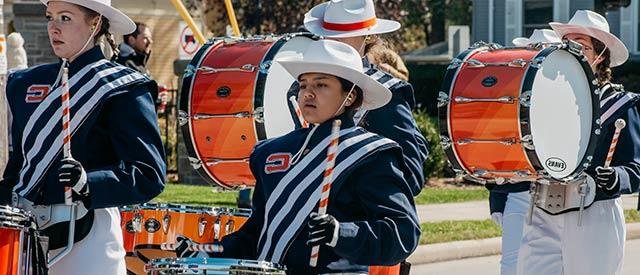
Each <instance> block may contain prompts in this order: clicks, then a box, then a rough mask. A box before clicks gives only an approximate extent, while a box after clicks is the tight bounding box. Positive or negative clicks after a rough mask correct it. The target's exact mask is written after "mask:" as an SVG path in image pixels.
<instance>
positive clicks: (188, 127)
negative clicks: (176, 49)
mask: <svg viewBox="0 0 640 275" xmlns="http://www.w3.org/2000/svg"><path fill="white" fill-rule="evenodd" d="M221 43H224V41H223V40H211V41H209V42H207V43H206V44H204V45H203V46H202V48H200V50H198V52H197V53H196V54H195V56H194V57H193V58H192V59H191V62H189V65H188V66H189V67H193V68H198V67H200V65H201V64H202V62H203V61H204V59H205V57H207V55H208V54H209V52H210V51H211V50H212V49H215V48H217V46H218V45H222V44H221ZM195 79H196V73H195V72H194V73H193V74H191V75H183V78H182V90H183V91H184V89H185V87H188V89H189V90H188V93H187V94H183V93H180V110H186V112H187V114H191V93H192V92H193V85H194V84H195ZM181 128H182V138H183V139H184V140H185V142H184V144H185V147H186V149H187V154H188V155H189V156H190V157H191V156H195V157H196V158H197V159H198V160H200V161H202V157H201V156H200V154H199V153H198V150H197V149H196V144H195V141H194V139H193V138H192V137H193V136H194V134H193V125H192V122H191V119H188V120H187V123H186V124H184V125H182V126H181ZM194 168H195V167H194ZM195 170H196V171H197V172H198V174H200V176H201V178H203V179H204V180H205V181H206V182H208V183H209V184H214V185H218V186H224V187H229V186H226V185H224V184H223V183H222V182H219V181H218V180H217V179H216V178H215V177H214V176H213V175H212V174H211V173H210V172H209V171H208V169H207V168H206V167H204V165H200V167H198V168H196V169H195Z"/></svg>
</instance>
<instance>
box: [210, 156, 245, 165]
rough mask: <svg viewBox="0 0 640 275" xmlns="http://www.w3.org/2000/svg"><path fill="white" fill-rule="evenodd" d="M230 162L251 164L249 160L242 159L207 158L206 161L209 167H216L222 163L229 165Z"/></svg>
mask: <svg viewBox="0 0 640 275" xmlns="http://www.w3.org/2000/svg"><path fill="white" fill-rule="evenodd" d="M229 162H237V163H249V158H241V159H221V158H207V159H206V161H205V163H206V164H207V166H214V165H217V164H220V163H229Z"/></svg>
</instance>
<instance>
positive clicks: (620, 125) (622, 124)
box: [604, 118, 627, 168]
mask: <svg viewBox="0 0 640 275" xmlns="http://www.w3.org/2000/svg"><path fill="white" fill-rule="evenodd" d="M615 126H616V131H615V132H614V133H613V138H612V139H611V146H609V153H608V154H607V160H606V161H605V162H604V168H607V167H609V166H610V165H611V160H613V153H614V152H615V151H616V146H617V145H618V137H619V136H620V131H622V129H623V128H624V127H625V126H627V123H626V122H625V121H624V119H621V118H619V119H618V120H616V122H615Z"/></svg>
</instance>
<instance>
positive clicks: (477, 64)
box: [463, 58, 529, 69]
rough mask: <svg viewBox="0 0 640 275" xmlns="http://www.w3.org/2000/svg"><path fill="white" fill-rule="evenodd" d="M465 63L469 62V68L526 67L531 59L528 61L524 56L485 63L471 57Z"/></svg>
mask: <svg viewBox="0 0 640 275" xmlns="http://www.w3.org/2000/svg"><path fill="white" fill-rule="evenodd" d="M463 63H466V64H467V68H471V69H475V68H484V67H512V68H524V67H526V66H527V64H529V61H526V60H524V59H522V58H518V59H514V60H511V61H510V62H496V63H485V62H482V61H479V60H476V59H469V60H467V61H465V62H463Z"/></svg>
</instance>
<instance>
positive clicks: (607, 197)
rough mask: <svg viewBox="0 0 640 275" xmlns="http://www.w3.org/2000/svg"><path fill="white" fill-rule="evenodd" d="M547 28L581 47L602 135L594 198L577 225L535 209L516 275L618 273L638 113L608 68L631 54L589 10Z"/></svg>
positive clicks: (639, 160) (634, 181) (632, 187)
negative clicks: (596, 91)
mask: <svg viewBox="0 0 640 275" xmlns="http://www.w3.org/2000/svg"><path fill="white" fill-rule="evenodd" d="M549 25H550V26H551V28H552V29H553V30H554V31H555V32H556V33H557V34H558V36H560V37H562V38H563V39H568V40H573V41H575V42H578V43H580V44H581V45H582V51H583V53H584V55H585V56H586V57H587V59H588V62H589V63H590V64H591V68H592V69H593V71H594V72H595V76H596V78H597V80H598V82H599V86H600V90H601V91H602V93H601V94H600V105H601V107H602V115H601V125H602V132H601V135H600V141H599V144H598V145H597V146H596V151H595V153H594V156H593V161H592V163H591V166H590V167H589V168H588V169H587V174H589V175H591V176H592V177H593V178H594V179H595V182H596V186H597V188H596V197H595V202H594V203H593V204H592V205H591V206H590V207H589V208H587V209H585V210H584V212H583V216H582V225H581V226H578V216H579V215H578V211H569V212H565V213H563V214H558V215H550V214H547V213H546V212H544V211H542V210H540V209H536V210H535V211H534V212H533V220H532V223H531V224H530V225H529V224H525V226H524V231H523V238H522V244H521V247H520V252H519V255H518V274H536V275H537V274H565V275H573V274H580V275H589V274H593V275H596V274H597V275H602V274H620V272H621V269H622V260H623V254H624V241H625V235H626V230H625V221H624V213H623V210H622V206H621V202H620V194H621V193H632V192H635V191H636V190H637V189H638V184H639V183H640V146H639V145H638V144H637V141H638V140H640V114H639V113H638V109H637V106H636V104H637V100H638V97H637V96H635V95H632V94H629V93H626V92H624V90H622V89H621V87H620V86H619V85H615V84H612V83H611V80H612V79H611V69H610V68H611V67H615V66H619V65H622V64H623V63H624V62H625V61H626V60H627V58H628V56H629V53H628V51H627V48H626V47H625V45H624V44H623V43H622V42H621V41H620V40H619V39H618V38H617V37H616V36H614V35H613V34H611V33H610V32H609V24H608V22H607V21H606V19H605V18H604V17H603V16H601V15H600V14H598V13H595V12H593V11H588V10H579V11H577V12H576V13H575V14H574V16H573V17H572V18H571V20H570V21H569V23H568V24H562V23H549ZM619 118H622V119H624V120H625V121H626V124H627V126H626V127H625V128H624V129H622V131H621V134H620V137H619V140H618V145H617V149H616V150H615V154H614V155H613V161H612V163H611V167H604V166H605V165H604V163H605V158H606V157H607V153H608V151H609V146H610V144H611V141H612V137H613V134H614V131H615V126H614V124H615V123H614V122H615V121H616V120H617V119H619ZM565 196H566V194H565Z"/></svg>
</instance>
